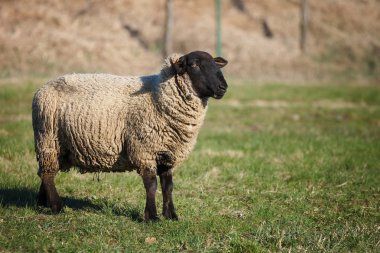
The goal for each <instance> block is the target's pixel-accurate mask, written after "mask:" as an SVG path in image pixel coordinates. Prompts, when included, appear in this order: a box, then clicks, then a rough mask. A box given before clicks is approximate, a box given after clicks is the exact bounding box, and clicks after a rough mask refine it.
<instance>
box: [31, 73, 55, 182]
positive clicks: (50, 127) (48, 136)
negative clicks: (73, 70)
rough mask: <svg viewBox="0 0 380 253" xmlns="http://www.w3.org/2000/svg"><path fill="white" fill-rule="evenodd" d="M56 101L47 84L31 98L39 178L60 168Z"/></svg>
mask: <svg viewBox="0 0 380 253" xmlns="http://www.w3.org/2000/svg"><path fill="white" fill-rule="evenodd" d="M58 81H59V80H56V81H55V82H58ZM53 82H54V81H53ZM57 99H58V93H57V92H56V91H55V90H54V88H53V87H52V86H50V85H49V83H47V84H46V85H45V86H43V87H42V88H40V89H39V90H38V91H37V92H36V94H35V95H34V98H33V103H32V124H33V130H34V145H35V151H36V158H37V161H38V164H39V170H38V175H40V176H41V175H42V174H46V173H53V174H55V173H57V172H58V170H59V167H60V166H59V157H58V156H59V145H58V132H57V131H58V130H57V129H58V127H57V124H58V123H57V120H58V119H57Z"/></svg>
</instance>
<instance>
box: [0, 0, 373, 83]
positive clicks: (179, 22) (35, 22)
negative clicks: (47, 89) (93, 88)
mask: <svg viewBox="0 0 380 253" xmlns="http://www.w3.org/2000/svg"><path fill="white" fill-rule="evenodd" d="M0 2H1V4H0V23H1V26H0V76H1V77H12V76H20V75H31V74H32V75H53V74H60V73H64V72H72V71H76V72H81V71H97V72H112V73H118V74H147V73H152V72H154V71H157V69H158V68H159V66H160V64H161V61H162V59H161V58H162V56H161V48H162V37H163V36H162V34H163V24H164V17H165V13H164V3H165V1H164V0H158V1H148V0H140V1H133V0H115V1H107V2H105V1H100V0H93V1H91V0H75V1H74V0H67V1H59V0H49V1H43V0H19V1H12V0H1V1H0ZM234 2H235V4H234ZM236 2H240V3H243V4H244V6H239V5H236ZM298 3H299V1H296V0H287V1H286V0H257V1H250V0H243V1H231V0H223V1H222V15H223V17H222V23H223V34H222V38H223V56H224V57H225V58H227V59H228V60H229V61H230V65H229V67H228V68H227V69H226V72H227V73H228V74H229V75H231V76H236V77H242V78H254V79H256V80H271V81H278V80H282V81H304V80H321V79H330V78H342V77H343V79H347V80H351V79H355V80H372V81H373V80H379V77H380V74H379V72H380V68H379V66H380V33H379V31H380V2H379V1H377V0H324V1H310V33H309V37H308V47H307V54H306V55H302V54H301V53H300V50H299V46H298V40H299V35H298V33H299V4H298ZM174 12H175V13H174V21H175V23H174V38H173V39H174V51H176V52H188V51H191V50H205V51H209V52H214V47H215V46H214V44H215V36H214V34H215V32H214V30H215V24H214V1H202V0H187V1H183V0H174ZM263 18H264V19H265V20H266V21H267V24H268V25H269V28H270V30H271V31H272V33H273V37H272V38H267V37H266V36H264V34H263V29H262V23H261V20H262V19H263Z"/></svg>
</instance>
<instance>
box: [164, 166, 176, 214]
mask: <svg viewBox="0 0 380 253" xmlns="http://www.w3.org/2000/svg"><path fill="white" fill-rule="evenodd" d="M160 182H161V189H162V197H163V202H164V203H163V209H162V214H163V215H164V217H165V218H167V219H171V220H178V216H177V214H176V212H175V208H174V204H173V197H172V192H173V176H172V173H171V171H170V170H169V171H165V172H163V173H161V174H160Z"/></svg>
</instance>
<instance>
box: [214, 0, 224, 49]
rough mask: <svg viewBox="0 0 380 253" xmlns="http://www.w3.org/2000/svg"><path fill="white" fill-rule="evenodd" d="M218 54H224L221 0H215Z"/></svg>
mask: <svg viewBox="0 0 380 253" xmlns="http://www.w3.org/2000/svg"><path fill="white" fill-rule="evenodd" d="M215 19H216V20H215V23H216V25H215V27H216V56H222V24H221V7H220V0H215Z"/></svg>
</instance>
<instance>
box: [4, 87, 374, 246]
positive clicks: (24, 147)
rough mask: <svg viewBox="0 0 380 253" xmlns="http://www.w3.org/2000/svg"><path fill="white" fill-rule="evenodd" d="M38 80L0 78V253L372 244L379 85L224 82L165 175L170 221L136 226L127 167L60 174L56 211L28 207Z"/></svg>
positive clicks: (140, 197) (136, 185) (33, 190)
mask: <svg viewBox="0 0 380 253" xmlns="http://www.w3.org/2000/svg"><path fill="white" fill-rule="evenodd" d="M41 83H42V82H39V81H23V82H21V81H20V82H12V83H11V82H7V81H1V83H0V252H37V251H38V252H99V251H103V252H106V251H107V252H108V251H121V252H153V251H160V252H268V251H272V252H278V251H283V252H306V251H307V252H325V251H328V252H350V251H351V252H379V249H380V86H359V85H334V84H330V85H327V84H323V85H320V84H318V85H317V84H315V85H313V84H308V85H284V84H265V85H264V84H254V83H250V82H232V83H230V89H229V92H228V94H227V95H226V97H225V99H223V100H220V101H215V100H211V101H210V104H209V111H208V115H207V118H206V122H205V124H204V126H203V129H202V131H201V133H200V135H199V139H198V143H197V146H196V147H195V150H194V151H193V152H192V154H191V156H190V157H189V159H188V160H187V161H186V162H185V163H184V164H183V165H182V166H181V167H180V168H178V170H177V171H176V173H175V176H174V182H175V190H174V201H175V203H176V207H177V214H178V215H179V216H180V221H178V222H172V221H166V220H161V221H159V222H154V223H145V222H143V221H142V217H143V216H142V214H143V209H144V202H145V191H144V189H143V185H142V182H141V179H140V178H139V177H138V176H137V175H136V173H123V174H100V175H92V174H84V175H82V174H79V173H78V172H76V171H71V172H69V173H65V174H64V173H61V174H59V175H58V177H57V187H58V191H59V192H60V194H61V196H62V197H63V199H64V204H65V212H64V213H62V214H59V215H51V214H50V212H49V210H47V209H41V208H39V207H37V206H36V204H35V196H36V194H37V190H38V187H39V178H38V176H37V175H36V172H37V163H36V161H35V157H34V146H33V145H34V144H33V134H32V127H31V99H32V96H33V93H34V91H35V90H36V88H37V87H38V86H39V85H40V84H41ZM98 178H99V180H98ZM157 197H158V199H159V202H158V206H159V207H160V209H161V203H162V201H161V192H160V191H158V196H157Z"/></svg>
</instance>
